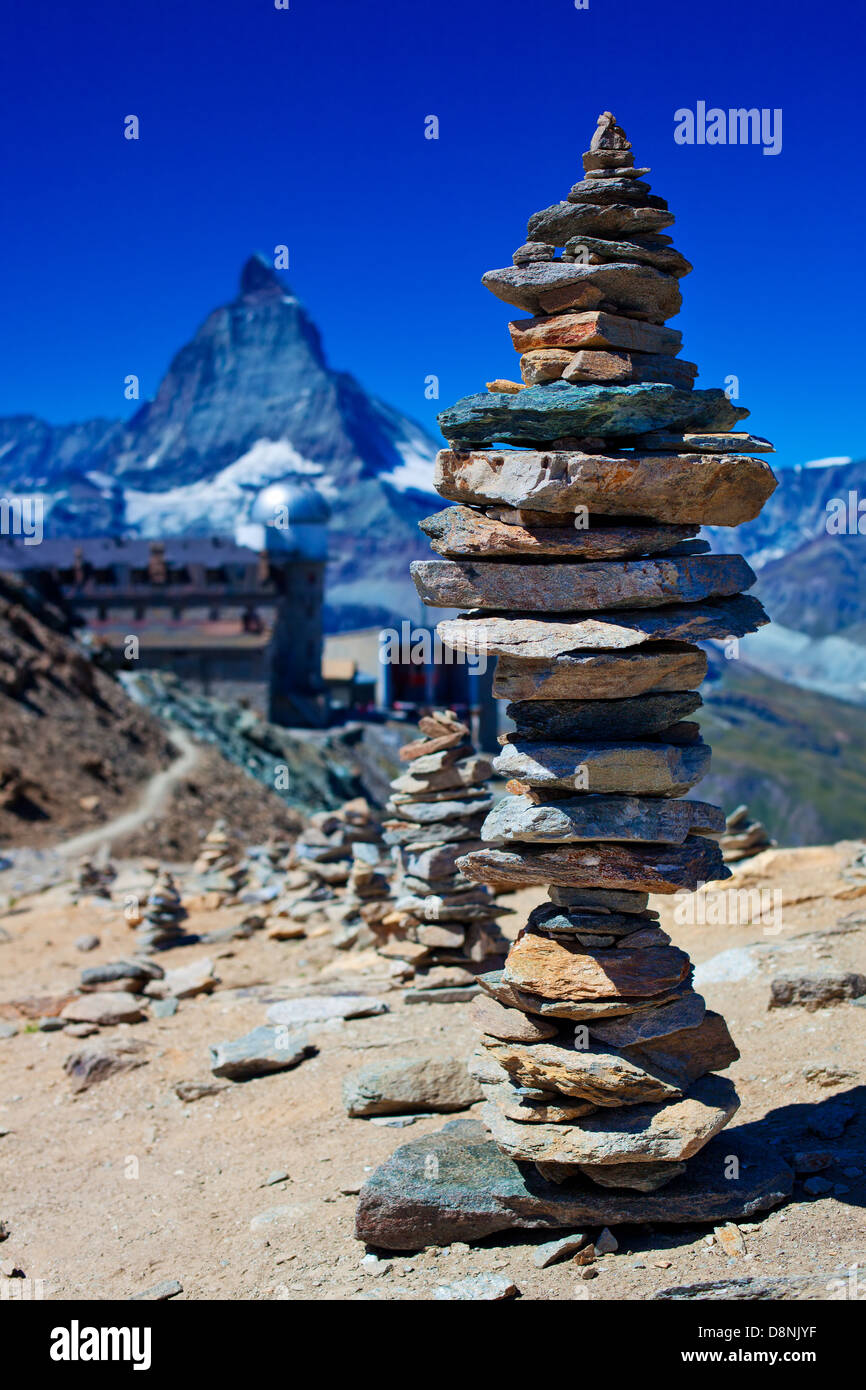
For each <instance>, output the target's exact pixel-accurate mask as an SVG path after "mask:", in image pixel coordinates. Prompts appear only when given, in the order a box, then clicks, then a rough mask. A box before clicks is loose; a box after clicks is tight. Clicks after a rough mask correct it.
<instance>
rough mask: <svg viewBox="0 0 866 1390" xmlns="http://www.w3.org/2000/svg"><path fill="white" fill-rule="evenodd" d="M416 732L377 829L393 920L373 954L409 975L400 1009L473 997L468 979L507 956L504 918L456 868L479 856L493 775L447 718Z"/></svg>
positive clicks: (463, 729)
mask: <svg viewBox="0 0 866 1390" xmlns="http://www.w3.org/2000/svg"><path fill="white" fill-rule="evenodd" d="M419 728H420V732H421V737H420V738H419V739H415V740H413V741H412V742H410V743H407V744H404V745H403V747H402V748H401V750H400V758H401V760H402V761H403V762H404V763H407V764H408V768H407V771H406V772H405V773H404V774H403V775H401V776H400V777H397V778H396V779H395V780H394V781H393V782H392V783H391V799H390V801H389V802H388V806H387V810H388V811H389V812H390V814H391V817H392V819H390V820H386V821H385V823H384V830H385V840H386V842H387V843H388V844H390V845H391V846H393V853H394V857H395V860H396V863H397V874H396V876H395V880H394V890H393V891H394V897H395V901H394V903H393V905H392V910H391V911H390V912H389V913H388V914H386V915H384V916H383V917H382V919H381V922H380V923H379V926H378V932H379V934H380V936H381V937H384V938H385V939H384V940H383V941H382V943H381V945H380V951H381V952H382V954H384V955H386V956H389V957H391V958H392V959H398V960H405V961H407V962H408V963H409V964H411V965H412V966H413V968H414V971H415V978H414V981H413V985H412V987H411V988H410V989H409V990H408V991H407V993H406V996H405V997H406V1000H407V1002H408V1003H421V1002H436V1003H454V1002H459V1001H460V1000H463V999H467V998H469V997H471V996H472V995H473V994H475V993H476V992H477V984H476V978H475V977H476V975H477V974H478V973H479V971H480V970H481V969H482V968H485V963H486V968H490V964H492V963H495V962H496V960H497V959H499V960H501V958H502V957H503V956H504V954H505V951H506V949H507V946H508V943H507V941H506V940H505V939H504V937H503V936H502V934H501V932H500V931H499V928H498V926H497V919H498V918H499V917H501V916H503V914H504V913H505V912H506V911H507V910H508V909H506V908H504V907H502V906H501V905H500V904H498V903H497V902H496V901H495V900H494V898H493V896H492V894H491V893H490V890H489V888H487V887H485V886H483V885H480V884H477V883H474V882H472V881H471V880H470V879H467V878H466V877H465V875H464V874H462V873H461V872H460V869H459V868H458V867H457V861H458V859H459V858H460V857H461V856H462V855H464V854H465V853H466V852H467V851H468V850H471V849H475V848H480V845H481V841H480V829H481V823H482V821H483V819H484V816H485V814H486V813H487V812H488V811H489V810H490V808H491V806H492V804H493V803H492V798H491V796H490V793H489V790H488V788H487V787H486V786H485V783H486V782H487V781H488V779H489V778H490V775H491V770H492V769H491V764H490V761H489V759H487V758H485V757H483V756H481V755H479V754H478V753H476V752H475V750H474V748H473V746H472V742H471V739H470V736H469V728H468V726H467V725H466V724H464V723H462V722H461V721H460V720H459V719H458V718H457V717H456V715H454V714H453V713H452V712H451V711H450V710H444V711H437V712H435V713H433V714H430V715H427V716H425V717H424V718H422V719H421V721H420V723H419Z"/></svg>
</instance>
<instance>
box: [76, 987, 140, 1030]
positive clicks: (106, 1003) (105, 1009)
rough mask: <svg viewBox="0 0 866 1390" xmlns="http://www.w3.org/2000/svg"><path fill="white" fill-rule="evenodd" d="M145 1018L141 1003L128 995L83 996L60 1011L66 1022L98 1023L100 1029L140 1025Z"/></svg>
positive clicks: (102, 994)
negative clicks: (117, 1025) (124, 1024)
mask: <svg viewBox="0 0 866 1390" xmlns="http://www.w3.org/2000/svg"><path fill="white" fill-rule="evenodd" d="M144 1017H145V1015H144V1012H143V1010H142V1007H141V1001H140V1000H138V999H136V997H135V996H134V995H132V994H126V993H105V992H103V993H98V994H83V995H81V997H80V998H79V999H71V1000H70V1001H69V1003H68V1004H66V1005H64V1007H63V1008H62V1009H61V1011H60V1018H61V1019H63V1021H64V1022H67V1023H96V1024H98V1025H99V1027H100V1028H109V1027H111V1026H112V1025H113V1024H115V1023H140V1022H141V1020H142V1019H143V1018H144Z"/></svg>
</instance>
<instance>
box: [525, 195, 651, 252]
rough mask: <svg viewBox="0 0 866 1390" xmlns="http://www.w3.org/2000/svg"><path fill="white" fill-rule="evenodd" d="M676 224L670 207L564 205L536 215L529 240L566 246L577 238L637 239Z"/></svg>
mask: <svg viewBox="0 0 866 1390" xmlns="http://www.w3.org/2000/svg"><path fill="white" fill-rule="evenodd" d="M674 221H675V218H674V215H673V213H672V212H668V210H667V209H666V208H658V207H632V206H630V205H629V204H628V203H626V202H625V201H623V202H621V203H613V204H610V205H609V206H607V207H605V206H602V205H601V204H600V203H568V202H562V203H554V204H553V206H552V207H549V208H543V209H542V211H541V212H536V213H533V215H532V217H530V219H529V223H528V226H527V231H526V237H527V240H528V241H546V242H547V243H548V244H549V245H550V246H560V247H564V246H565V245H566V243H567V242H568V241H569V240H570V239H571V238H572V237H575V236H597V237H618V236H637V235H639V234H641V235H642V234H643V233H645V232H661V231H664V229H665V227H672V226H673V224H674Z"/></svg>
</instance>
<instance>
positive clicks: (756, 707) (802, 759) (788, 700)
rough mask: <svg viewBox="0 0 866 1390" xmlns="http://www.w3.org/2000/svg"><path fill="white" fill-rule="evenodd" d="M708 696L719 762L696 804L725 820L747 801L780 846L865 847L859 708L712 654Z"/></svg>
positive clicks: (865, 752)
mask: <svg viewBox="0 0 866 1390" xmlns="http://www.w3.org/2000/svg"><path fill="white" fill-rule="evenodd" d="M702 693H703V696H704V708H703V709H702V710H701V712H700V721H701V730H702V733H703V736H704V738H705V739H706V741H707V742H708V743H709V744H711V746H712V749H713V758H712V764H711V767H710V773H709V776H707V777H705V778H704V780H703V781H702V782H701V783H700V786H699V787H698V788H697V789H696V792H695V795H697V796H699V797H700V798H701V799H702V800H706V801H712V802H715V803H716V804H717V805H719V806H723V807H724V808H725V809H726V810H727V811H730V810H732V809H733V808H734V806H736V805H738V804H739V803H740V802H743V801H745V802H747V803H748V806H749V810H750V811H751V813H752V814H753V815H754V816H755V817H757V819H759V820H761V821H763V822H764V824H765V825H766V826H767V828H768V829H769V831H770V833H771V834H772V835H773V837H774V839H776V840H778V841H779V843H780V844H783V845H809V844H828V843H832V842H833V841H834V840H842V839H860V838H862V836H863V830H864V826H866V727H864V723H863V713H862V710H861V709H859V708H858V707H857V706H856V705H853V704H848V703H846V702H845V701H842V700H834V699H832V698H831V697H829V696H827V695H825V694H820V693H817V692H812V691H808V690H802V689H798V688H797V687H795V686H792V685H788V684H785V682H784V681H779V680H775V679H773V677H771V676H768V675H764V674H762V673H760V672H758V671H755V670H753V669H750V668H749V667H747V666H746V665H745V662H737V661H725V660H724V659H720V658H719V657H718V656H717V655H716V654H715V653H712V652H711V653H710V671H709V679H708V681H707V683H706V684H705V686H704V688H703V691H702Z"/></svg>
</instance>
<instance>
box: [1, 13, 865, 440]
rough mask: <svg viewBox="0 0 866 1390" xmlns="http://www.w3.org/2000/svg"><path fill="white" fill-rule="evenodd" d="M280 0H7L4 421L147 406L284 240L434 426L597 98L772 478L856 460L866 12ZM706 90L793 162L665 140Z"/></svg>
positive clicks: (465, 374)
mask: <svg viewBox="0 0 866 1390" xmlns="http://www.w3.org/2000/svg"><path fill="white" fill-rule="evenodd" d="M289 4H290V8H289V9H288V10H287V11H285V10H277V9H275V7H274V4H273V0H232V2H231V3H230V2H229V0H207V3H205V0H172V3H168V0H160V2H159V3H157V0H139V3H137V4H134V5H125V4H120V3H117V0H113V3H106V2H105V0H93V3H90V4H88V5H87V6H70V5H68V4H60V3H58V0H48V3H43V4H40V5H38V6H18V7H17V13H15V14H12V15H10V14H9V12H8V11H7V19H6V27H5V30H4V41H3V44H2V56H0V64H2V73H0V76H2V81H0V107H2V131H3V145H4V149H3V170H4V172H3V181H2V186H3V193H4V204H5V207H4V215H3V217H2V220H0V244H2V250H3V265H4V268H5V275H4V293H3V300H4V313H3V319H4V329H5V333H4V338H5V343H6V352H5V353H4V363H3V372H2V375H0V413H3V414H18V413H33V414H37V415H40V416H42V417H43V418H45V419H48V420H51V421H53V422H63V421H67V420H72V419H82V418H85V417H89V416H94V415H105V416H109V417H115V416H119V415H125V414H129V413H131V410H132V408H133V407H132V406H131V405H130V403H129V402H127V401H125V400H124V398H123V380H124V377H125V376H126V375H127V374H129V373H136V374H137V375H138V376H139V377H140V379H141V384H142V394H143V395H144V396H149V395H152V394H153V393H154V391H155V390H156V387H157V385H158V382H159V379H160V376H161V375H162V373H163V372H164V370H165V368H166V367H167V365H168V362H169V359H170V357H171V356H172V355H173V353H174V352H175V351H176V350H177V348H178V347H179V346H180V345H181V344H182V343H183V342H185V341H186V340H187V339H188V338H189V337H190V336H191V334H192V333H193V331H194V330H195V328H196V327H197V326H198V324H199V323H200V322H201V321H202V320H203V319H204V318H205V316H206V315H207V313H208V312H209V311H210V310H211V309H212V308H214V307H215V306H216V305H217V304H219V303H222V302H225V301H226V300H227V299H230V298H232V297H233V295H234V292H235V285H236V281H237V275H238V272H239V270H240V267H241V264H242V262H243V261H244V259H245V258H246V256H247V255H248V253H249V252H250V251H252V250H261V251H264V252H272V250H273V248H274V246H275V245H278V244H286V245H288V247H289V252H290V259H291V268H290V271H289V274H288V277H287V278H288V280H289V283H290V284H291V285H292V287H293V288H294V290H295V291H296V293H297V294H299V296H300V297H301V298H302V299H303V300H304V301H305V303H306V304H307V307H308V308H309V310H310V312H311V314H312V315H313V317H314V318H315V320H316V322H317V323H318V325H319V327H320V328H321V330H322V333H323V337H324V342H325V347H326V351H327V353H328V357H329V360H330V361H331V363H332V364H333V365H335V366H338V367H341V368H344V369H347V370H350V371H352V372H354V373H355V374H356V375H357V376H358V377H359V378H360V380H361V381H362V382H363V384H364V385H365V386H366V387H367V389H368V390H370V391H372V392H374V393H375V394H377V395H379V396H381V397H382V398H383V399H385V400H387V401H389V402H390V403H391V404H393V405H395V406H397V407H399V408H400V409H401V410H403V411H405V412H406V413H408V414H410V415H412V416H414V417H415V418H417V419H419V420H421V421H422V422H423V423H424V424H425V425H427V426H428V427H430V428H431V429H434V430H435V412H436V410H437V409H441V408H443V407H444V406H445V405H448V404H450V403H451V402H452V401H453V400H454V399H456V398H457V397H458V396H461V395H465V394H467V393H469V392H472V391H475V390H483V388H484V382H485V381H486V380H488V379H491V378H492V377H495V376H512V377H513V376H515V375H516V374H517V358H516V354H515V353H514V351H513V349H512V348H511V346H510V341H509V338H508V334H507V329H506V324H507V321H508V318H509V311H508V309H507V307H506V306H505V305H503V304H501V303H500V302H499V301H498V300H496V299H494V298H493V297H492V296H491V295H490V294H488V292H487V291H485V290H484V289H483V288H482V287H481V285H480V276H481V274H482V273H483V271H485V270H487V269H489V268H491V267H493V266H500V265H507V264H509V262H510V257H511V252H512V251H513V250H514V248H515V247H516V246H518V245H519V244H520V243H521V242H522V241H523V240H524V239H525V231H526V220H527V218H528V216H529V215H530V214H531V213H532V212H535V211H536V210H538V209H539V208H542V207H545V206H547V205H548V204H550V203H552V202H555V201H557V200H558V199H560V198H562V197H564V196H565V194H566V193H567V192H568V189H569V187H570V186H571V184H572V183H573V182H574V181H575V180H576V179H577V178H578V177H580V169H581V165H580V155H581V152H582V151H583V150H584V149H586V147H587V145H588V142H589V138H590V135H591V134H592V131H593V129H594V126H595V120H596V116H597V114H598V112H599V111H601V110H604V109H610V110H613V111H614V112H615V114H616V116H617V118H618V119H619V120H620V121H621V123H622V124H623V125H624V126H625V129H626V131H627V133H628V135H629V137H630V139H631V140H632V144H633V146H634V150H635V154H636V157H637V159H638V162H639V163H641V164H648V165H650V166H651V167H652V170H653V172H652V175H651V176H650V178H651V182H652V185H653V190H654V192H657V193H660V194H662V196H664V197H666V198H667V199H668V201H669V203H670V205H671V208H672V210H673V211H674V212H675V213H676V214H677V224H676V226H675V228H674V229H673V235H674V237H675V240H676V244H677V245H678V246H679V248H680V249H681V250H682V251H683V252H684V254H685V255H686V256H688V258H689V259H690V260H691V261H692V262H693V264H694V266H695V270H694V271H693V273H692V274H691V275H690V276H688V277H687V279H686V280H685V281H684V282H683V289H684V295H685V305H684V309H683V312H682V313H681V314H680V315H679V316H678V317H677V318H676V319H674V320H673V325H674V326H676V327H679V328H681V329H682V330H683V333H684V339H685V344H684V349H683V353H682V355H683V356H684V357H686V358H689V359H690V360H693V361H696V362H697V363H698V365H699V367H700V373H701V375H700V378H699V381H698V385H699V386H711V385H718V384H722V382H723V380H724V378H726V377H727V376H729V375H735V376H737V377H738V378H739V382H740V402H741V403H742V404H745V405H747V406H749V407H750V409H751V412H752V414H751V418H750V420H749V422H748V425H749V427H750V428H751V429H753V431H754V432H755V433H758V434H764V435H766V436H768V437H770V438H772V439H773V440H774V441H775V443H776V444H777V447H778V450H779V454H778V462H779V463H781V464H782V465H787V464H792V463H798V462H802V461H805V460H807V459H814V458H819V457H823V456H828V455H830V456H832V455H852V456H854V457H860V456H863V455H864V454H866V439H864V423H863V412H862V410H861V409H860V398H861V396H862V388H861V366H860V358H861V337H862V330H861V324H862V323H863V321H864V316H866V304H864V298H866V294H864V282H863V276H862V273H861V271H860V265H861V263H862V261H861V257H862V239H863V225H864V201H866V194H864V187H866V185H864V180H863V176H862V170H861V168H860V162H861V158H862V139H861V133H862V123H861V120H860V109H859V94H860V92H861V90H862V73H861V65H862V58H861V41H860V40H861V39H862V34H861V29H862V11H861V9H860V7H859V6H856V7H855V5H854V4H853V3H848V4H841V3H838V0H828V3H824V4H822V5H820V6H815V5H805V4H796V3H785V4H783V3H780V0H762V3H761V4H760V5H757V4H755V3H754V0H750V3H744V0H729V3H728V4H726V5H724V6H705V5H700V4H696V3H695V0H657V3H654V4H647V3H645V0H616V3H614V0H589V8H588V9H586V10H577V9H576V8H575V5H574V0H495V3H494V0H462V3H458V0H436V3H432V4H425V3H423V0H421V3H418V0H415V2H414V3H413V2H412V0H376V2H375V3H371V2H370V0H368V3H360V2H359V0H289ZM858 35H860V39H858ZM698 101H705V102H706V103H707V105H708V106H710V107H712V106H717V107H721V108H724V109H727V108H729V107H752V106H754V107H759V108H769V109H775V108H781V109H782V112H783V127H782V129H783V141H782V149H781V152H780V153H779V154H778V155H776V156H765V155H763V154H762V151H761V149H760V147H756V146H739V145H737V146H715V147H712V146H707V145H704V146H698V145H695V146H682V145H677V144H676V143H675V142H674V138H673V132H674V112H675V111H676V110H677V109H678V108H682V107H690V108H694V107H695V105H696V103H697V102H698ZM129 114H135V115H137V116H138V117H139V119H140V123H141V138H140V139H139V140H138V141H137V142H136V141H127V140H125V139H124V138H123V121H124V117H125V116H127V115H129ZM428 115H436V116H437V117H438V118H439V123H440V138H439V139H438V140H435V141H434V140H427V139H425V138H424V122H425V117H426V116H428ZM429 374H435V375H437V376H438V377H439V379H440V392H441V398H440V401H439V402H438V404H437V403H435V402H430V401H426V400H425V398H424V383H425V378H426V377H427V376H428V375H429Z"/></svg>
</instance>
